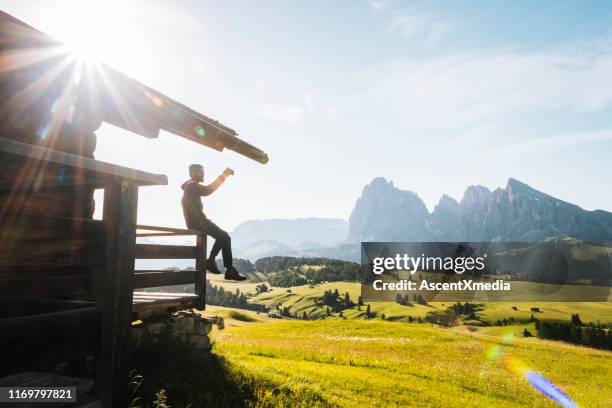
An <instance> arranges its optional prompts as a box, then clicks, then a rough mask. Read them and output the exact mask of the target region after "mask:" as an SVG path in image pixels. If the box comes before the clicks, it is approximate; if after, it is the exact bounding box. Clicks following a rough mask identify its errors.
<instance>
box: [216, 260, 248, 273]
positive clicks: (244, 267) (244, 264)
mask: <svg viewBox="0 0 612 408" xmlns="http://www.w3.org/2000/svg"><path fill="white" fill-rule="evenodd" d="M232 262H233V263H234V266H235V267H236V269H238V270H239V271H240V272H244V273H250V272H255V265H253V263H252V262H251V261H249V260H248V259H242V258H232ZM217 266H218V267H219V269H221V270H223V269H222V266H223V260H222V259H221V258H217Z"/></svg>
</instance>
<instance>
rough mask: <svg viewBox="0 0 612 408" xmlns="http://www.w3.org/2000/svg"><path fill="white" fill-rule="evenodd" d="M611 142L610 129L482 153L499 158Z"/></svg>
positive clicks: (568, 134)
mask: <svg viewBox="0 0 612 408" xmlns="http://www.w3.org/2000/svg"><path fill="white" fill-rule="evenodd" d="M610 140H612V129H605V130H598V131H591V132H573V133H566V134H560V135H556V136H547V137H537V138H531V139H529V140H525V141H522V142H517V143H512V144H509V145H506V146H503V147H502V148H499V149H493V150H490V151H488V152H485V153H484V156H488V157H491V158H493V157H499V156H498V155H500V154H505V155H509V154H510V155H512V156H520V155H526V154H532V153H541V152H551V151H556V150H564V149H568V148H571V147H575V146H579V145H584V144H589V143H601V142H607V141H610Z"/></svg>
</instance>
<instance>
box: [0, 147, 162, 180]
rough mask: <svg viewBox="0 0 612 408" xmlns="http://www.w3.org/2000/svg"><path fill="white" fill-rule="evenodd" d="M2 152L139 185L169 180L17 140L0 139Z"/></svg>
mask: <svg viewBox="0 0 612 408" xmlns="http://www.w3.org/2000/svg"><path fill="white" fill-rule="evenodd" d="M0 151H1V152H5V153H9V154H13V155H19V156H24V157H31V158H33V159H36V160H41V161H47V162H51V163H58V164H63V165H66V166H70V167H75V168H80V169H85V170H88V171H90V172H91V173H92V174H93V176H96V177H97V176H112V177H120V178H123V179H128V180H132V181H134V182H135V183H137V184H138V185H166V184H168V178H167V177H166V176H164V175H163V174H152V173H147V172H144V171H140V170H135V169H131V168H129V167H123V166H118V165H116V164H111V163H106V162H103V161H100V160H94V159H88V158H86V157H83V156H79V155H76V154H72V153H66V152H61V151H59V150H54V149H46V148H44V147H40V146H36V145H32V144H29V143H22V142H18V141H16V140H11V139H7V138H4V137H0Z"/></svg>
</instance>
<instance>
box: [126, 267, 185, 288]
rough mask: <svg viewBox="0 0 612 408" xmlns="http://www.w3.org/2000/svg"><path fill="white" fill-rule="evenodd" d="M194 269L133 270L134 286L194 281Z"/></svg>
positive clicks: (177, 283) (154, 286)
mask: <svg viewBox="0 0 612 408" xmlns="http://www.w3.org/2000/svg"><path fill="white" fill-rule="evenodd" d="M195 274H196V271H134V288H156V287H159V286H171V285H186V284H189V283H194V282H195V280H196V277H195Z"/></svg>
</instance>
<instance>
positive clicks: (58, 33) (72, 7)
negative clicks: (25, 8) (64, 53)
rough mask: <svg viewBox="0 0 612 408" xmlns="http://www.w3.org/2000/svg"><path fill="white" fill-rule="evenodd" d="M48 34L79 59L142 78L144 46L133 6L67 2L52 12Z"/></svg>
mask: <svg viewBox="0 0 612 408" xmlns="http://www.w3.org/2000/svg"><path fill="white" fill-rule="evenodd" d="M50 14H51V15H50V16H49V21H50V23H49V24H50V26H49V29H48V32H49V34H50V35H51V36H53V37H54V38H56V39H57V40H58V41H61V42H63V43H65V44H66V46H67V48H68V50H69V52H70V53H71V54H73V55H74V56H75V57H76V58H78V59H81V60H86V61H96V62H104V63H107V64H108V65H110V66H112V67H113V68H116V69H119V70H121V71H124V72H126V73H130V74H132V75H138V73H139V72H142V69H143V68H144V67H142V66H141V64H140V61H139V58H138V56H139V54H141V53H142V48H143V44H142V42H139V41H138V39H139V36H138V32H137V28H136V27H137V24H135V22H134V17H135V16H136V15H135V10H134V9H133V8H130V4H129V2H120V1H88V0H79V1H66V2H60V3H58V4H57V6H56V7H54V8H53V9H52V12H51V13H50Z"/></svg>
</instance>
